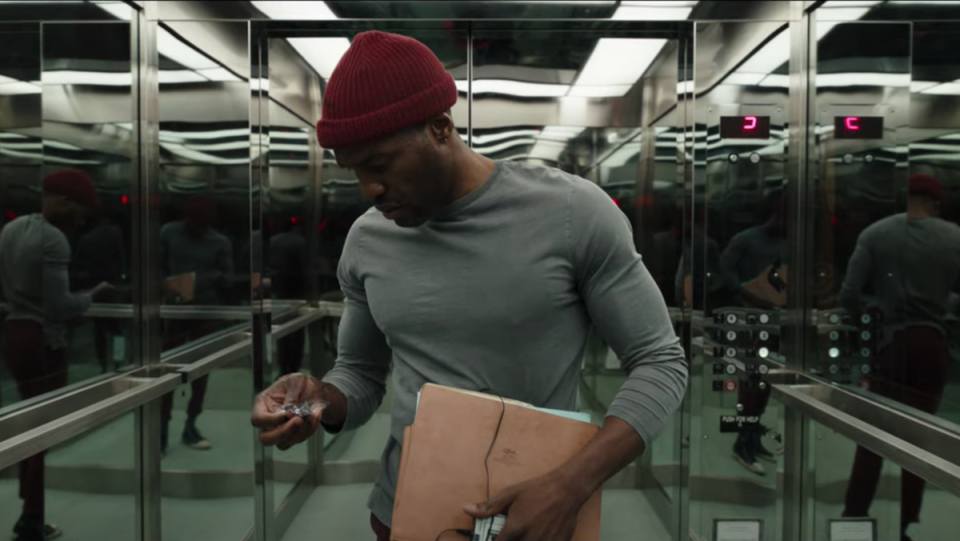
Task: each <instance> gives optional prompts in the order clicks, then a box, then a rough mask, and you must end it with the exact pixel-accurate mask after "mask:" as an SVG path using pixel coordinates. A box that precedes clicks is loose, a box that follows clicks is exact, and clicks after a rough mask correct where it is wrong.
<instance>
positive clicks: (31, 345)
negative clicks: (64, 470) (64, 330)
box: [3, 320, 67, 520]
mask: <svg viewBox="0 0 960 541" xmlns="http://www.w3.org/2000/svg"><path fill="white" fill-rule="evenodd" d="M45 342H46V341H45V339H44V334H43V326H42V325H40V324H39V323H35V322H33V321H22V320H16V321H10V320H7V321H5V322H4V324H3V358H4V360H5V362H6V365H7V370H9V371H10V373H11V375H13V379H14V381H16V383H17V391H18V392H19V393H20V398H21V399H23V400H29V399H31V398H34V397H36V396H40V395H42V394H44V393H49V392H51V391H55V390H57V389H59V388H61V387H64V386H65V385H66V384H67V363H66V358H65V357H64V354H63V353H64V352H63V350H62V349H58V350H52V349H50V348H48V347H47V346H46V343H45ZM43 469H44V460H43V453H37V454H35V455H33V456H31V457H30V458H27V459H26V460H24V461H23V462H21V463H20V498H22V499H23V514H24V515H31V516H34V517H38V518H40V519H41V520H42V519H43V514H44V509H43V503H44V502H43V500H44V498H43V487H44V480H43Z"/></svg>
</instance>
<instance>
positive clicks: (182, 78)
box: [157, 70, 209, 84]
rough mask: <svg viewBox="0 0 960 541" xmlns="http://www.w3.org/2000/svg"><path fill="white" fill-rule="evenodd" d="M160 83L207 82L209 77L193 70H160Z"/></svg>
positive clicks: (158, 76)
mask: <svg viewBox="0 0 960 541" xmlns="http://www.w3.org/2000/svg"><path fill="white" fill-rule="evenodd" d="M157 79H158V80H159V82H160V84H177V83H181V84H182V83H206V82H207V81H209V79H206V78H204V77H203V76H201V75H200V74H199V73H197V72H195V71H191V70H160V71H159V74H158V75H157Z"/></svg>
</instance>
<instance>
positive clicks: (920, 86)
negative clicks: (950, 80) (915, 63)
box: [910, 81, 940, 92]
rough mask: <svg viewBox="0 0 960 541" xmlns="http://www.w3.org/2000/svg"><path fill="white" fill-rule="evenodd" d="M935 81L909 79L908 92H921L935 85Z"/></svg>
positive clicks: (936, 83)
mask: <svg viewBox="0 0 960 541" xmlns="http://www.w3.org/2000/svg"><path fill="white" fill-rule="evenodd" d="M938 84H940V83H938V82H936V81H910V92H923V91H924V90H927V89H929V88H933V87H935V86H937V85H938Z"/></svg>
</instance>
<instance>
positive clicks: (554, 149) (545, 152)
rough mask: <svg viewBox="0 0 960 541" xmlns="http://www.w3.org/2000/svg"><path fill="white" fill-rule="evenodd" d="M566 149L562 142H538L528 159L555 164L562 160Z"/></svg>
mask: <svg viewBox="0 0 960 541" xmlns="http://www.w3.org/2000/svg"><path fill="white" fill-rule="evenodd" d="M566 147H567V145H566V143H562V142H560V141H549V140H543V141H538V142H537V144H535V145H533V148H532V149H530V154H529V156H528V157H529V158H532V159H537V160H549V161H552V162H555V161H557V160H558V159H559V158H560V154H562V153H563V149H565V148H566Z"/></svg>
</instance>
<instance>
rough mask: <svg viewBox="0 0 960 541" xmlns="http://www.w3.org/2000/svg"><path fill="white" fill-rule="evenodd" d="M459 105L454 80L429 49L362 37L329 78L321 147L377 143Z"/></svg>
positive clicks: (391, 37) (409, 41)
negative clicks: (456, 104) (376, 141)
mask: <svg viewBox="0 0 960 541" xmlns="http://www.w3.org/2000/svg"><path fill="white" fill-rule="evenodd" d="M456 102H457V86H456V84H454V82H453V77H451V75H450V74H449V73H447V71H446V70H445V69H444V67H443V64H441V63H440V60H439V59H438V58H437V57H436V55H434V54H433V52H431V51H430V49H428V48H427V46H426V45H424V44H422V43H420V42H419V41H417V40H415V39H413V38H408V37H406V36H400V35H397V34H388V33H385V32H379V31H376V30H371V31H369V32H363V33H360V34H358V35H357V36H356V37H355V38H354V39H353V43H352V44H351V45H350V48H349V49H348V50H347V52H346V53H345V54H344V55H343V58H341V59H340V63H339V64H337V67H336V69H334V70H333V74H332V75H330V80H329V82H328V83H327V88H326V91H325V92H324V94H323V111H322V118H321V119H320V121H319V122H317V142H318V143H320V146H321V147H324V148H329V149H337V148H342V147H346V146H351V145H355V144H357V143H363V142H366V141H372V140H375V139H379V138H381V137H384V136H387V135H390V134H393V133H396V132H398V131H400V130H403V129H405V128H409V127H411V126H414V125H416V124H417V123H418V122H423V121H424V120H427V119H428V118H430V117H431V116H434V115H438V114H440V113H443V112H444V111H447V110H448V109H450V108H451V107H453V105H454V104H455V103H456Z"/></svg>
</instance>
